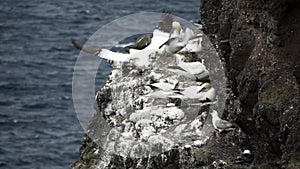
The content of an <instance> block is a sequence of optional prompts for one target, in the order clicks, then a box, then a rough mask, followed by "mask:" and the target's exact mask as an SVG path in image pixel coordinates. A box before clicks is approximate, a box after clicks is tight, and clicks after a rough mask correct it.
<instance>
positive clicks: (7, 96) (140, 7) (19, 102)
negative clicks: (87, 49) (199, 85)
mask: <svg viewBox="0 0 300 169" xmlns="http://www.w3.org/2000/svg"><path fill="white" fill-rule="evenodd" d="M199 3H200V2H199V0H185V1H174V0H166V1H159V0H135V1H133V0H132V1H128V0H127V1H120V0H101V1H100V0H98V1H97V0H85V1H83V0H51V1H50V0H47V1H46V0H31V1H25V0H1V1H0V168H1V169H2V168H3V169H65V168H69V166H70V165H71V164H72V162H74V161H75V160H77V159H79V148H80V145H81V139H82V137H83V133H84V131H83V129H82V127H81V125H80V123H79V121H78V119H77V116H76V113H75V110H74V107H73V103H72V75H73V68H74V65H75V62H76V59H77V56H78V54H79V51H77V50H76V49H75V48H74V47H73V46H72V44H71V43H70V39H72V38H74V39H78V40H79V41H80V42H82V43H84V42H85V41H86V40H87V39H88V38H89V37H90V36H91V35H92V34H93V33H94V32H95V31H97V30H98V29H99V28H101V26H103V25H105V24H107V23H109V22H110V21H113V20H115V19H118V18H120V17H122V16H126V15H129V14H133V13H137V12H142V11H149V12H162V11H169V12H171V13H173V14H175V15H177V16H179V17H182V18H184V19H187V20H191V21H197V20H198V19H199ZM99 59H100V58H99ZM87 66H88V65H87ZM110 69H111V68H110V65H109V64H108V63H106V62H102V63H101V65H100V66H99V70H98V74H97V79H96V86H97V87H98V88H100V87H101V86H103V85H104V83H105V81H106V78H107V75H108V74H109V72H110Z"/></svg>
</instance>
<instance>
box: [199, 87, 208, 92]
mask: <svg viewBox="0 0 300 169" xmlns="http://www.w3.org/2000/svg"><path fill="white" fill-rule="evenodd" d="M205 89H206V88H205V87H203V88H202V89H200V90H199V91H198V92H197V93H200V92H203V91H204V90H205Z"/></svg>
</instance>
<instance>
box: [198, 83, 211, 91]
mask: <svg viewBox="0 0 300 169" xmlns="http://www.w3.org/2000/svg"><path fill="white" fill-rule="evenodd" d="M209 89H211V85H210V84H209V83H204V84H202V85H201V87H200V90H199V91H198V92H197V93H200V92H206V91H208V90H209Z"/></svg>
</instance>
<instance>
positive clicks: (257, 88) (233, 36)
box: [201, 0, 300, 168]
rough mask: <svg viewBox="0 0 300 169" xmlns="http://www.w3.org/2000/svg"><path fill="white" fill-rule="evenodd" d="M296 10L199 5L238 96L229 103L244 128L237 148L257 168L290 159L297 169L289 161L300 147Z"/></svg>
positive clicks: (207, 1) (289, 1)
mask: <svg viewBox="0 0 300 169" xmlns="http://www.w3.org/2000/svg"><path fill="white" fill-rule="evenodd" d="M299 9H300V3H299V1H296V0H275V1H271V0H259V1H254V0H250V1H246V0H233V1H228V0H221V1H218V0H203V1H202V9H201V16H202V18H203V20H202V22H203V24H204V25H205V26H206V29H205V33H206V34H207V35H209V36H210V37H211V41H212V42H213V43H214V44H215V45H216V46H220V48H217V50H218V52H219V55H220V57H221V58H224V60H225V61H226V68H227V75H228V79H229V81H230V82H229V84H230V87H231V90H232V93H233V94H234V95H235V96H237V99H236V101H228V102H227V103H228V104H229V105H227V106H226V110H227V112H228V114H229V115H228V116H229V118H230V119H233V120H234V121H235V122H236V123H237V124H238V125H239V127H240V128H241V130H242V132H240V133H239V134H238V135H237V137H238V138H239V139H241V138H243V139H242V140H241V141H240V142H239V143H238V144H239V145H240V146H241V147H243V146H251V147H253V149H254V150H253V152H254V153H255V156H256V157H258V158H257V160H256V162H257V163H258V164H260V163H264V164H262V165H258V166H260V167H261V168H280V167H286V165H285V163H286V161H288V160H289V159H290V163H289V164H288V166H290V168H293V167H294V168H299V167H297V166H299V165H298V164H299V158H291V157H295V156H297V153H296V152H297V151H299V147H300V142H299V141H300V138H299V135H298V134H296V132H295V131H296V130H300V125H299V122H298V120H299V115H298V113H299V110H300V109H299V107H298V106H296V105H298V104H299V103H300V101H299V91H300V90H299V77H300V75H299V74H300V73H299V72H300V69H299V59H300V48H299V47H298V46H299V45H298V46H297V45H296V44H299V43H300V29H299V28H300V10H299ZM224 39H228V42H229V45H225V46H224V45H223V43H224V41H223V40H224ZM225 42H226V43H227V40H226V41H225ZM226 43H225V44H226ZM228 47H230V49H228ZM229 98H230V99H232V98H233V97H229ZM297 112H298V113H297ZM247 139H248V140H247ZM274 161H279V163H278V162H274ZM291 161H292V162H291ZM291 166H292V167H291Z"/></svg>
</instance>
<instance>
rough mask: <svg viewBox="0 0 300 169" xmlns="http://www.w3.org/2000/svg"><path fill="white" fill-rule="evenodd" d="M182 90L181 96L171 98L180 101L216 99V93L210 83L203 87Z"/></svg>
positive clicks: (209, 100)
mask: <svg viewBox="0 0 300 169" xmlns="http://www.w3.org/2000/svg"><path fill="white" fill-rule="evenodd" d="M179 90H181V91H180V92H179V93H180V95H174V96H170V97H171V98H180V99H197V100H199V101H203V102H204V101H208V102H211V101H214V100H215V99H216V91H215V89H214V88H212V87H211V85H210V84H209V83H204V84H202V85H201V86H189V87H187V88H184V89H179Z"/></svg>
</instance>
